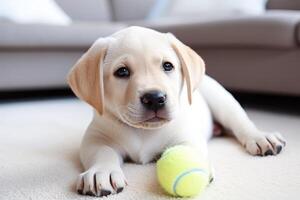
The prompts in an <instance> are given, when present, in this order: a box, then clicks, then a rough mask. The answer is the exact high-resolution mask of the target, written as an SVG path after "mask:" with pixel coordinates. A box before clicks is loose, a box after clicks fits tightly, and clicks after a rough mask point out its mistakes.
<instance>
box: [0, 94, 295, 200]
mask: <svg viewBox="0 0 300 200" xmlns="http://www.w3.org/2000/svg"><path fill="white" fill-rule="evenodd" d="M247 113H248V114H249V116H250V118H251V119H253V120H254V122H255V123H256V124H257V125H258V126H259V127H260V128H261V129H264V130H270V131H272V130H278V131H280V132H281V133H282V134H283V135H284V137H285V138H286V139H287V142H288V143H287V148H286V149H285V150H284V151H283V152H282V153H281V154H280V155H278V156H268V157H265V158H262V157H252V156H250V155H248V154H247V153H246V152H245V151H244V149H243V148H242V147H241V146H240V145H239V144H238V143H237V142H236V141H235V140H233V139H232V138H222V137H221V138H215V139H213V140H212V141H211V142H210V144H209V154H210V157H211V160H212V162H213V163H214V166H215V170H216V179H215V181H214V182H213V183H212V184H211V185H210V186H209V187H208V188H207V189H206V191H205V192H204V193H203V194H202V195H201V196H198V197H196V198H195V199H203V200H209V199H214V200H216V199H218V200H225V199H228V200H235V199H236V200H240V199H243V200H248V199H249V200H250V199H251V200H252V199H256V200H258V199H264V200H267V199H270V200H276V199H289V200H293V199H299V198H300V116H297V115H292V114H288V113H282V112H281V113H276V112H270V111H264V110H261V109H260V110H258V109H253V108H252V109H250V108H249V109H247ZM91 116H92V112H91V109H90V108H89V107H88V106H87V105H86V104H84V103H81V102H79V101H78V100H75V99H70V98H69V99H58V100H48V101H30V102H15V103H2V104H0V199H1V200H24V199H30V200H48V199H49V200H50V199H51V200H56V199H72V200H84V199H99V198H95V197H86V196H81V195H78V194H77V193H76V192H75V185H74V183H75V180H76V178H77V175H78V174H79V173H80V172H81V171H82V170H83V169H82V167H81V164H80V162H79V157H78V149H79V145H80V141H81V138H82V136H83V133H84V130H85V128H86V127H87V125H88V123H89V121H90V120H91ZM123 168H124V172H125V175H126V176H127V179H128V182H129V186H128V187H127V188H126V189H125V190H124V192H122V193H120V194H117V195H111V196H108V197H105V198H103V199H125V200H126V199H137V200H140V199H170V197H168V196H167V195H165V194H164V192H163V191H162V190H161V189H160V187H159V185H158V183H157V181H156V176H155V165H154V164H149V165H144V166H142V165H135V164H125V165H124V167H123Z"/></svg>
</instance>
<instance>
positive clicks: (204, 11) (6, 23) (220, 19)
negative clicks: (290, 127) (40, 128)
mask: <svg viewBox="0 0 300 200" xmlns="http://www.w3.org/2000/svg"><path fill="white" fill-rule="evenodd" d="M131 25H138V26H144V27H149V28H152V29H155V30H158V31H162V32H172V33H173V34H175V35H176V36H177V37H178V38H179V39H180V40H182V41H183V42H184V43H186V44H187V45H189V46H190V47H192V48H193V49H194V50H195V51H197V52H198V53H199V55H200V56H202V57H203V59H204V60H205V62H206V66H207V73H208V74H209V75H210V76H212V77H214V78H215V79H217V80H218V81H219V82H221V83H222V84H223V85H224V86H225V87H226V88H227V89H230V90H231V91H235V92H239V93H240V92H242V93H255V94H268V95H276V96H294V97H295V96H299V95H300V0H188V1H186V0H143V1H141V0H84V1H83V0H26V1H23V0H1V1H0V95H1V96H0V97H2V99H4V98H10V97H23V96H29V97H30V96H33V95H44V94H48V95H51V94H59V95H60V94H71V93H70V91H69V90H68V89H67V85H66V74H67V72H68V70H69V69H70V68H71V67H72V65H73V64H74V63H75V62H76V60H77V59H78V58H79V57H80V56H81V55H82V54H83V53H84V52H85V51H86V50H87V49H88V48H89V47H90V45H91V44H92V43H93V42H94V41H95V40H96V39H97V38H98V37H105V36H108V35H110V34H112V33H114V32H116V31H118V30H120V29H122V28H125V27H127V26H131Z"/></svg>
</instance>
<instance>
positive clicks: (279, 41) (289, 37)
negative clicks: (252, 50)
mask: <svg viewBox="0 0 300 200" xmlns="http://www.w3.org/2000/svg"><path fill="white" fill-rule="evenodd" d="M299 22H300V12H298V11H275V10H274V11H273V10H272V11H267V12H266V14H264V15H257V16H250V15H249V16H237V17H228V18H226V19H211V20H203V21H201V19H199V18H197V19H196V18H195V19H189V20H187V19H180V20H179V19H160V20H157V21H148V22H146V21H143V22H132V24H135V25H142V26H146V27H149V28H153V29H156V30H159V31H162V32H172V33H173V34H175V35H176V36H177V37H178V38H179V39H181V40H182V41H183V42H185V43H187V44H189V45H191V46H201V47H205V46H207V47H213V46H222V47H224V46H225V47H226V46H228V47H239V46H242V47H245V46H249V47H271V48H274V47H276V48H291V47H295V46H296V45H297V44H296V42H295V38H296V36H295V32H296V27H297V24H298V23H299Z"/></svg>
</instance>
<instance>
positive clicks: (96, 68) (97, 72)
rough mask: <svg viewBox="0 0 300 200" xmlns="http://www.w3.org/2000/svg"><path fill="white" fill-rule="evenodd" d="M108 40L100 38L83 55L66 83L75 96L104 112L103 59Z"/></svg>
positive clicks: (100, 112)
mask: <svg viewBox="0 0 300 200" xmlns="http://www.w3.org/2000/svg"><path fill="white" fill-rule="evenodd" d="M108 42H109V39H108V38H100V39H98V40H97V41H96V42H94V44H93V45H92V46H91V47H90V49H89V50H88V51H87V52H86V53H85V54H83V56H82V57H81V58H80V59H79V60H78V61H77V63H76V64H75V65H74V66H73V68H72V69H71V71H70V72H69V74H68V77H67V79H68V83H69V85H70V87H71V89H72V91H73V92H74V93H75V95H76V96H77V97H78V98H80V99H81V100H83V101H86V102H87V103H88V104H90V105H91V106H93V107H94V108H95V109H96V110H97V111H98V113H99V114H101V115H102V114H103V112H104V86H103V59H104V57H105V55H106V51H107V47H108Z"/></svg>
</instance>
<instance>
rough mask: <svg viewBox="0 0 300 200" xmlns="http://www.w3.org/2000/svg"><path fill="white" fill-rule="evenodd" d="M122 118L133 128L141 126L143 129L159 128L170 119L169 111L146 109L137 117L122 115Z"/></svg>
mask: <svg viewBox="0 0 300 200" xmlns="http://www.w3.org/2000/svg"><path fill="white" fill-rule="evenodd" d="M122 118H123V120H122V121H124V122H125V123H126V124H128V125H129V126H132V127H135V128H143V129H157V128H161V127H162V126H164V125H165V124H167V123H168V122H170V121H171V120H172V116H171V113H168V112H167V111H165V110H161V111H157V112H154V111H152V112H150V111H147V112H145V113H143V114H142V115H140V116H139V117H136V116H132V115H128V114H127V115H123V117H122Z"/></svg>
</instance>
